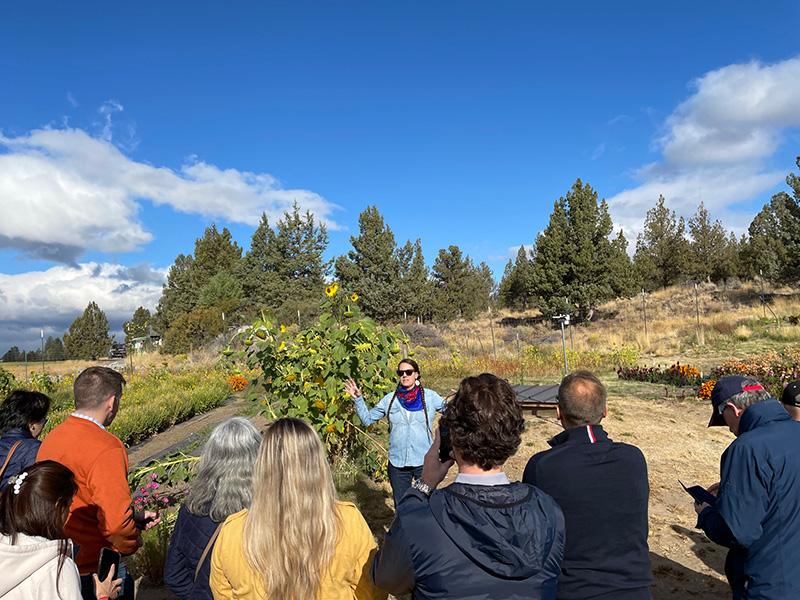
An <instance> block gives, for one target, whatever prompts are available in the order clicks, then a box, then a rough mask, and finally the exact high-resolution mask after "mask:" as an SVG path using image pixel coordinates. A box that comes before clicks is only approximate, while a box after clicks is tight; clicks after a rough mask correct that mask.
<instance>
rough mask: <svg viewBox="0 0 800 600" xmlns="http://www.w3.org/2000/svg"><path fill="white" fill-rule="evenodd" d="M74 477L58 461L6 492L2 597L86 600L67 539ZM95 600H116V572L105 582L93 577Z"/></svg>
mask: <svg viewBox="0 0 800 600" xmlns="http://www.w3.org/2000/svg"><path fill="white" fill-rule="evenodd" d="M77 489H78V488H77V486H76V485H75V478H74V477H73V475H72V472H71V471H70V470H69V469H67V468H66V467H65V466H64V465H61V464H59V463H57V462H53V461H49V460H48V461H43V462H38V463H36V464H34V465H32V466H30V467H27V468H26V470H24V471H22V472H21V473H19V474H17V475H16V476H15V477H14V478H13V479H12V480H11V482H10V483H9V485H7V486H6V487H5V488H4V489H3V490H2V492H0V598H4V599H5V600H54V599H56V598H58V599H61V600H80V599H81V580H80V576H79V575H78V569H77V567H76V565H75V561H74V560H73V558H72V555H73V546H72V542H71V541H70V540H69V539H67V538H66V536H65V534H64V522H65V521H66V520H67V516H68V515H69V505H70V503H71V502H72V498H73V496H74V495H75V492H76V491H77ZM93 579H94V584H95V586H96V590H95V593H94V594H93V595H92V598H93V599H95V600H108V598H109V597H110V598H114V597H115V596H116V594H117V592H118V590H119V587H120V585H121V584H122V580H121V579H114V567H113V566H112V568H111V571H110V572H109V574H108V577H107V578H106V579H105V581H99V580H98V579H97V575H93Z"/></svg>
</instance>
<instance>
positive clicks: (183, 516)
mask: <svg viewBox="0 0 800 600" xmlns="http://www.w3.org/2000/svg"><path fill="white" fill-rule="evenodd" d="M218 525H219V523H216V522H214V521H213V520H212V519H211V517H209V516H204V517H199V516H197V515H194V514H192V513H191V512H189V509H188V508H186V506H181V508H180V511H179V512H178V520H177V521H176V523H175V529H174V530H173V532H172V539H171V540H170V542H169V550H167V562H166V564H165V565H164V583H165V584H166V586H167V587H168V588H169V589H171V590H172V591H173V592H174V593H175V594H176V595H177V596H178V597H180V598H182V599H183V600H213V598H214V596H213V595H212V594H211V588H210V587H209V585H208V578H209V576H210V574H211V552H212V551H213V546H212V548H211V549H210V550H209V551H208V554H207V555H206V558H205V560H204V561H203V566H202V567H201V568H200V573H198V575H197V580H196V581H195V578H194V571H195V569H196V568H197V562H198V561H199V560H200V555H201V554H203V550H205V547H206V544H208V540H210V539H211V536H212V535H214V531H216V529H217V526H218Z"/></svg>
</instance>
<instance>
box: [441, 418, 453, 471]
mask: <svg viewBox="0 0 800 600" xmlns="http://www.w3.org/2000/svg"><path fill="white" fill-rule="evenodd" d="M452 451H453V446H452V445H451V444H450V429H448V428H447V426H446V425H443V424H441V423H440V424H439V462H447V461H448V460H453V457H452V456H450V454H451V452H452Z"/></svg>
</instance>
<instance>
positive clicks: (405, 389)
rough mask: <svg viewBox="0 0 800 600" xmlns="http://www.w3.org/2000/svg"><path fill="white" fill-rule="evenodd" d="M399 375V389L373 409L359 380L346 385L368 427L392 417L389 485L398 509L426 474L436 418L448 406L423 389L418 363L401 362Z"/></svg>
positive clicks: (398, 367) (390, 425)
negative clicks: (424, 461) (413, 484)
mask: <svg viewBox="0 0 800 600" xmlns="http://www.w3.org/2000/svg"><path fill="white" fill-rule="evenodd" d="M397 376H398V378H399V383H398V385H397V388H396V389H395V390H394V391H392V392H389V393H388V394H386V395H385V396H384V397H383V398H381V400H380V402H378V403H377V404H376V405H375V406H373V407H372V408H368V407H367V403H366V402H365V401H364V397H363V396H362V394H361V390H360V389H358V385H357V384H356V382H355V381H353V380H352V379H350V380H348V381H347V382H345V390H346V391H347V393H348V394H350V396H351V397H352V398H353V399H354V400H355V407H356V413H357V414H358V418H359V419H361V422H362V423H363V424H364V426H366V427H368V426H370V425H372V424H373V423H375V422H376V421H379V420H381V419H382V418H383V417H385V416H386V415H388V416H389V483H390V484H391V486H392V496H393V497H394V505H395V507H397V503H398V502H399V501H400V498H402V497H403V494H405V493H406V490H407V489H408V488H409V487H411V479H412V478H419V477H420V476H421V475H422V459H423V458H424V457H425V453H426V452H427V451H428V449H429V448H430V447H431V444H432V443H433V419H434V417H435V415H436V412H437V411H438V412H441V411H442V407H443V406H444V400H443V399H442V397H441V396H440V395H439V394H437V393H436V392H435V391H434V390H432V389H430V388H426V387H423V386H422V384H421V382H420V372H419V365H418V364H417V363H416V361H413V360H411V359H410V358H404V359H403V360H401V361H400V364H399V365H397Z"/></svg>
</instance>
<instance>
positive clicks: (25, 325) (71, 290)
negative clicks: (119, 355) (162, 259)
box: [0, 263, 167, 354]
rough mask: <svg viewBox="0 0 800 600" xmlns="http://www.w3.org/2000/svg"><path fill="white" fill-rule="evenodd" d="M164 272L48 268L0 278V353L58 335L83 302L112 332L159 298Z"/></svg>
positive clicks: (87, 266) (117, 267)
mask: <svg viewBox="0 0 800 600" xmlns="http://www.w3.org/2000/svg"><path fill="white" fill-rule="evenodd" d="M166 275H167V270H166V269H153V268H151V267H150V266H149V265H146V264H145V265H139V266H136V267H125V266H122V265H116V264H109V263H83V264H80V265H78V266H77V267H68V266H63V265H59V266H54V267H51V268H50V269H47V270H45V271H29V272H27V273H19V274H16V275H6V274H1V273H0V354H2V353H3V352H5V351H6V349H8V347H10V346H11V345H19V346H20V347H23V346H24V349H32V348H34V347H36V341H37V340H38V339H39V330H40V328H44V334H45V337H46V336H48V335H53V336H60V335H62V334H63V333H64V331H66V329H67V328H68V327H69V324H70V323H71V322H72V321H73V320H74V319H75V318H76V317H78V316H79V315H80V314H81V313H82V312H83V310H84V309H85V308H86V305H87V304H89V302H91V301H94V302H96V303H97V305H98V306H99V307H100V308H101V309H102V310H103V311H104V312H105V313H106V316H107V317H108V319H109V322H110V324H111V328H112V330H114V329H119V327H120V325H121V324H122V322H123V321H126V320H128V319H130V318H131V316H132V315H133V311H134V310H136V308H137V307H139V306H144V307H145V308H148V309H150V310H151V311H152V310H153V309H154V308H155V306H156V304H157V303H158V299H159V297H160V296H161V286H162V284H163V282H164V280H165V279H166Z"/></svg>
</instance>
